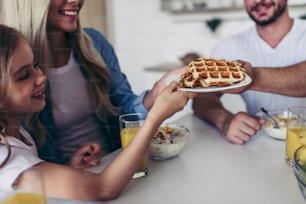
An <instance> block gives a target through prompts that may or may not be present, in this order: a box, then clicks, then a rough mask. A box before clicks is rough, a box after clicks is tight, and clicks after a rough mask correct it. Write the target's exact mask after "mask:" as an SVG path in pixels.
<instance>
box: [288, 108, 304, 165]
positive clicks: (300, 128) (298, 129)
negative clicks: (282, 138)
mask: <svg viewBox="0 0 306 204" xmlns="http://www.w3.org/2000/svg"><path fill="white" fill-rule="evenodd" d="M303 144H306V107H293V108H289V116H288V127H287V136H286V160H287V163H288V164H289V165H290V166H292V165H293V161H294V152H295V151H296V150H297V149H298V148H299V147H300V146H302V145H303Z"/></svg>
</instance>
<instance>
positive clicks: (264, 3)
mask: <svg viewBox="0 0 306 204" xmlns="http://www.w3.org/2000/svg"><path fill="white" fill-rule="evenodd" d="M244 2H245V8H246V11H247V13H248V14H249V16H250V17H251V18H252V19H253V20H254V21H255V22H256V23H257V24H258V25H263V26H264V25H268V24H270V23H272V22H274V21H275V20H276V19H277V18H278V17H279V16H281V15H282V14H283V13H284V11H285V10H286V8H287V0H245V1H244Z"/></svg>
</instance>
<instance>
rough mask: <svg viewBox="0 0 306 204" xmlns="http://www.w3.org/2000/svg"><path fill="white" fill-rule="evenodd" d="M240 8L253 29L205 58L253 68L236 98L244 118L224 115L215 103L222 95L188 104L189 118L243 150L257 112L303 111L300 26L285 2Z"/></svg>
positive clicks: (253, 1) (265, 0) (305, 37)
mask: <svg viewBox="0 0 306 204" xmlns="http://www.w3.org/2000/svg"><path fill="white" fill-rule="evenodd" d="M244 3H245V9H246V11H247V13H248V14H249V16H250V18H251V19H252V20H253V21H254V22H255V25H254V26H252V27H251V28H249V29H248V30H246V31H244V32H242V33H239V34H236V35H234V36H231V37H229V38H227V39H224V40H222V41H221V42H219V43H218V44H217V46H216V47H215V48H214V49H213V52H212V55H211V56H212V57H215V58H224V59H227V60H235V59H242V60H245V61H248V62H250V63H251V64H252V66H254V69H253V76H252V77H253V83H252V84H251V86H249V87H248V89H249V90H247V91H245V92H243V93H242V94H241V96H242V98H243V99H244V101H245V103H246V108H247V113H245V112H239V113H237V114H232V113H231V112H229V111H228V110H226V109H225V108H224V107H223V106H222V103H221V101H220V97H221V96H222V93H209V94H203V95H200V96H198V97H197V98H195V99H194V101H193V110H194V113H195V114H196V115H197V116H198V117H200V118H201V119H203V120H205V121H207V122H210V123H212V124H213V125H215V126H216V127H217V128H218V129H219V130H220V131H221V132H222V134H223V135H224V137H225V138H226V139H227V140H229V141H231V142H233V143H236V144H244V143H245V142H247V141H249V140H250V139H251V137H252V136H254V135H255V134H256V133H257V131H258V130H260V128H261V125H262V124H263V123H264V121H261V120H259V119H258V118H256V116H255V114H256V112H258V111H260V107H265V108H266V109H268V110H269V109H286V108H288V107H290V106H291V107H292V106H301V105H306V83H305V77H306V71H303V69H304V70H306V62H303V61H306V55H305V45H306V22H304V21H302V20H300V19H292V18H290V16H289V12H288V4H287V0H245V1H244ZM300 62H302V63H300ZM289 65H292V66H289ZM285 66H287V67H285ZM263 67H265V68H263ZM268 67H269V68H268ZM304 97H305V98H304Z"/></svg>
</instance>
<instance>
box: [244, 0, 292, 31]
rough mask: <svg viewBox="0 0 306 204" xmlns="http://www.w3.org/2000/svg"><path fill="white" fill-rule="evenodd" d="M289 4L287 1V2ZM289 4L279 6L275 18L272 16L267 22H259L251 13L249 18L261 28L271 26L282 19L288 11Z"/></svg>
mask: <svg viewBox="0 0 306 204" xmlns="http://www.w3.org/2000/svg"><path fill="white" fill-rule="evenodd" d="M286 2H287V0H286ZM286 7H287V4H286V3H284V4H283V5H279V6H278V7H277V9H276V10H275V12H274V14H273V16H271V17H270V18H269V19H267V20H262V21H260V20H257V19H256V18H255V17H254V16H253V15H252V14H251V12H248V15H249V17H250V18H251V19H252V20H253V21H254V22H255V23H256V24H257V25H260V26H266V25H269V24H270V23H273V22H274V21H275V20H276V19H278V17H280V16H281V15H282V14H283V13H284V12H285V10H286Z"/></svg>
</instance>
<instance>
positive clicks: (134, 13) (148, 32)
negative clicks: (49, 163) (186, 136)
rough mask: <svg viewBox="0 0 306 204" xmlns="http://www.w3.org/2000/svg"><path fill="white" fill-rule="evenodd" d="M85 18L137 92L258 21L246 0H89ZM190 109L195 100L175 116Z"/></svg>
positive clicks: (301, 7) (301, 11)
mask: <svg viewBox="0 0 306 204" xmlns="http://www.w3.org/2000/svg"><path fill="white" fill-rule="evenodd" d="M288 2H289V5H290V7H289V12H290V15H291V16H292V17H296V18H305V16H306V1H305V0H288ZM17 15H18V14H17ZM0 21H1V20H0ZM81 21H82V25H83V26H84V27H94V28H96V29H98V30H99V31H101V32H102V33H103V34H104V35H105V36H106V37H107V39H108V40H109V41H110V42H111V43H112V45H113V46H114V48H115V51H116V52H117V55H118V58H119V62H120V65H121V68H122V71H123V72H124V73H125V74H126V75H127V77H128V78H129V81H130V83H131V86H132V88H133V90H134V91H135V93H137V94H139V93H141V92H142V91H143V90H144V89H149V88H151V87H152V86H153V84H154V82H155V81H157V80H158V79H159V78H160V77H161V76H162V75H163V74H165V73H166V71H168V70H170V69H173V68H176V67H180V66H182V65H183V63H182V60H181V59H182V58H183V57H184V56H186V55H187V54H190V53H192V54H198V55H199V56H201V57H205V56H206V57H209V56H210V51H211V49H212V48H213V47H214V45H215V43H216V42H218V41H219V40H220V39H222V38H225V37H227V36H229V35H231V34H234V33H237V32H240V31H242V30H245V29H246V28H248V27H249V26H250V25H252V24H253V22H252V21H251V20H249V17H248V16H247V14H246V12H245V10H244V0H87V1H85V5H84V8H83V10H82V11H81ZM222 100H224V101H225V103H226V107H227V108H228V109H230V110H231V111H232V112H237V111H239V110H244V103H243V102H242V101H241V99H240V97H239V96H236V95H225V96H224V97H223V98H222ZM187 112H191V108H190V104H188V106H187V107H186V108H185V109H184V110H183V111H182V112H181V113H178V114H176V116H180V115H182V114H185V113H187ZM175 118H176V117H173V118H172V119H175Z"/></svg>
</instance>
